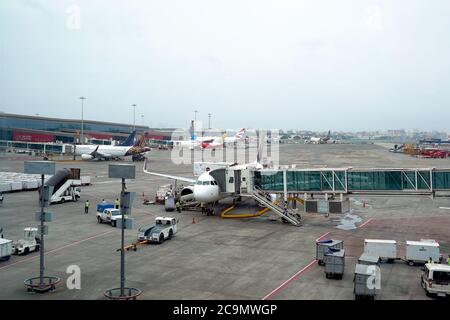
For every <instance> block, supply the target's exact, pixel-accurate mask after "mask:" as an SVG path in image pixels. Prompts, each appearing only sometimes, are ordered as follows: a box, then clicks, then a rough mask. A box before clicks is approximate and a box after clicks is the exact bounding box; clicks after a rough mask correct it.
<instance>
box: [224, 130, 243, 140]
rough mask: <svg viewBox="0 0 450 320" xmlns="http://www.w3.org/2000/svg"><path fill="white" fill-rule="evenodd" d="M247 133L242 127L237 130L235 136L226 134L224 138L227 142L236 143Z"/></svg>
mask: <svg viewBox="0 0 450 320" xmlns="http://www.w3.org/2000/svg"><path fill="white" fill-rule="evenodd" d="M244 135H245V128H242V129H240V130H239V131H238V132H236V134H235V135H234V137H227V136H226V134H225V138H224V142H225V143H227V144H228V143H230V144H231V143H235V142H238V141H240V140H242V139H243V138H244Z"/></svg>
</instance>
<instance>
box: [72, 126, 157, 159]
mask: <svg viewBox="0 0 450 320" xmlns="http://www.w3.org/2000/svg"><path fill="white" fill-rule="evenodd" d="M135 136H136V131H133V132H132V133H131V134H130V135H129V136H128V138H127V139H125V141H123V142H122V143H120V144H118V145H115V146H111V145H92V144H85V145H76V146H75V155H77V156H81V159H82V160H109V159H115V158H121V157H124V156H129V155H134V154H141V153H145V152H148V151H150V148H148V147H146V146H144V144H145V140H144V138H143V137H141V138H140V140H138V144H136V145H135V144H134V138H135Z"/></svg>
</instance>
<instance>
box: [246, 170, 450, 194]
mask: <svg viewBox="0 0 450 320" xmlns="http://www.w3.org/2000/svg"><path fill="white" fill-rule="evenodd" d="M252 178H253V179H252V181H253V185H254V186H255V187H258V188H260V189H261V190H264V191H266V192H273V193H279V192H286V193H310V194H311V193H314V194H316V193H331V194H380V195H397V194H430V195H434V194H435V192H441V191H442V192H445V191H447V192H448V191H450V169H436V168H386V169H384V168H383V169H381V168H369V169H353V168H322V169H316V168H314V169H297V168H289V169H284V170H274V169H264V170H255V171H253V175H252Z"/></svg>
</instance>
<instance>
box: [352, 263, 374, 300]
mask: <svg viewBox="0 0 450 320" xmlns="http://www.w3.org/2000/svg"><path fill="white" fill-rule="evenodd" d="M374 267H375V266H370V265H364V264H357V265H356V267H355V275H354V278H353V284H354V288H353V293H354V294H355V300H361V299H369V300H374V299H375V296H376V295H377V294H379V292H380V289H379V288H377V286H376V281H375V283H373V276H374V269H373V268H374Z"/></svg>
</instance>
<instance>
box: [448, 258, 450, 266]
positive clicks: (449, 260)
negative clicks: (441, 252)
mask: <svg viewBox="0 0 450 320" xmlns="http://www.w3.org/2000/svg"><path fill="white" fill-rule="evenodd" d="M447 264H448V265H449V266H450V257H449V258H447Z"/></svg>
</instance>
